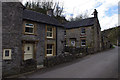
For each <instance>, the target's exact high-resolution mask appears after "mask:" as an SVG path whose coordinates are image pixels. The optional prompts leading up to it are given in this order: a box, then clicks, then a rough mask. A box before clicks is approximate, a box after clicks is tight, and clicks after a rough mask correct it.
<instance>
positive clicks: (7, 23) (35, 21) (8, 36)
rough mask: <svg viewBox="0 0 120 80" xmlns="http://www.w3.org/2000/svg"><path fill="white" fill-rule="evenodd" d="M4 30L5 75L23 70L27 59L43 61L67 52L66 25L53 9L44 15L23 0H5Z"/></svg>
mask: <svg viewBox="0 0 120 80" xmlns="http://www.w3.org/2000/svg"><path fill="white" fill-rule="evenodd" d="M2 31H3V33H2V55H3V56H2V57H3V61H2V62H3V65H2V68H3V75H11V74H18V73H20V72H21V70H23V68H22V67H23V66H24V65H23V64H24V61H26V60H29V59H33V60H34V61H35V62H36V65H35V66H37V65H42V64H43V59H44V58H45V57H50V56H56V55H58V54H61V53H62V52H63V47H64V44H63V41H64V37H63V36H64V26H63V25H62V24H60V23H59V22H58V21H57V20H56V19H55V18H54V17H53V16H52V10H49V11H48V12H47V15H44V14H42V13H38V12H35V11H31V10H27V9H25V7H24V6H23V5H22V4H21V3H19V2H3V3H2ZM31 63H32V62H31Z"/></svg>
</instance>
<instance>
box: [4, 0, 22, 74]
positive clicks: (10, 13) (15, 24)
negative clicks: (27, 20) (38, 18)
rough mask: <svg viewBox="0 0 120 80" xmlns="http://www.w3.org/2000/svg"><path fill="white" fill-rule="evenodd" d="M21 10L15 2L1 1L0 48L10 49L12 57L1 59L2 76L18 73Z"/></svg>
mask: <svg viewBox="0 0 120 80" xmlns="http://www.w3.org/2000/svg"><path fill="white" fill-rule="evenodd" d="M22 12H23V7H22V5H21V4H20V3H17V2H3V3H2V32H3V33H2V41H3V42H2V49H12V53H11V55H12V59H11V60H3V62H2V71H3V72H2V73H3V76H6V75H11V74H18V73H19V71H20V63H21V61H22V54H21V53H22V43H21V36H22V34H21V32H22V28H21V26H22Z"/></svg>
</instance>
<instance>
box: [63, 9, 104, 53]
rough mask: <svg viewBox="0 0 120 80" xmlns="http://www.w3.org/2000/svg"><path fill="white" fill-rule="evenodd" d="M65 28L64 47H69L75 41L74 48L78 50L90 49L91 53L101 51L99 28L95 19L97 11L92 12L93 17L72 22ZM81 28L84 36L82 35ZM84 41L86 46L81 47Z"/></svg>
mask: <svg viewBox="0 0 120 80" xmlns="http://www.w3.org/2000/svg"><path fill="white" fill-rule="evenodd" d="M65 27H66V46H70V47H71V40H72V39H74V40H75V46H74V47H76V48H77V47H78V48H83V47H84V48H85V47H86V48H92V50H93V52H98V51H101V47H102V44H101V27H100V24H99V20H98V18H97V11H96V10H95V11H94V17H92V18H87V19H83V20H80V21H73V22H69V23H67V24H65ZM82 28H84V29H85V34H82V33H81V32H82ZM82 40H86V45H85V46H81V41H82Z"/></svg>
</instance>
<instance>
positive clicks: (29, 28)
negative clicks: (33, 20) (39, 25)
mask: <svg viewBox="0 0 120 80" xmlns="http://www.w3.org/2000/svg"><path fill="white" fill-rule="evenodd" d="M25 32H29V33H33V28H31V27H25Z"/></svg>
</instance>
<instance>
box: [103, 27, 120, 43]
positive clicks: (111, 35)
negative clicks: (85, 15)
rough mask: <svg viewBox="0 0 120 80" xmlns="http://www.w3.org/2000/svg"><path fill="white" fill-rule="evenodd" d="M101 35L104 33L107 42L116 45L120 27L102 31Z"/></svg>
mask: <svg viewBox="0 0 120 80" xmlns="http://www.w3.org/2000/svg"><path fill="white" fill-rule="evenodd" d="M102 33H104V34H105V35H106V36H107V37H108V40H109V41H110V42H111V43H112V44H113V45H117V41H118V38H119V35H120V27H114V28H110V29H107V30H104V31H102Z"/></svg>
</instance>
